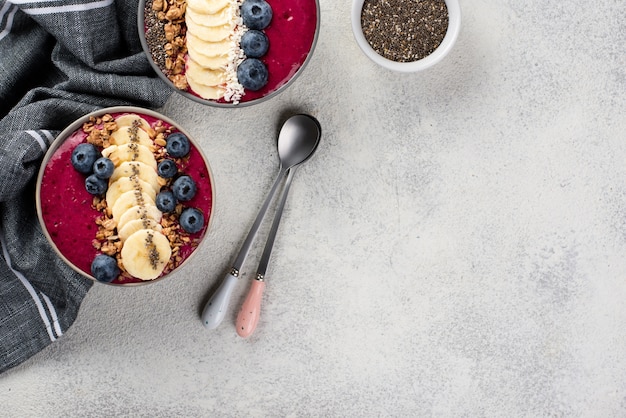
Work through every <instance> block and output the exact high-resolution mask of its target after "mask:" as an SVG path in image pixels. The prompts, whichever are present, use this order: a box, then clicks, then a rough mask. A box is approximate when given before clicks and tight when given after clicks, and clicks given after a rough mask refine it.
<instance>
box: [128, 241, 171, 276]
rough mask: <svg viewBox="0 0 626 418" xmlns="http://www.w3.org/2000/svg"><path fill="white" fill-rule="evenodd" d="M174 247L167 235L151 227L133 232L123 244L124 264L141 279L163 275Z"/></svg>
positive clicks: (133, 274) (132, 273)
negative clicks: (171, 246) (171, 245)
mask: <svg viewBox="0 0 626 418" xmlns="http://www.w3.org/2000/svg"><path fill="white" fill-rule="evenodd" d="M171 255H172V249H171V248H170V242H169V240H168V239H167V237H166V236H165V235H163V234H162V233H160V232H157V231H153V230H151V229H140V230H138V231H136V232H134V233H133V234H131V235H130V236H129V237H128V238H127V239H126V241H124V245H123V246H122V251H121V257H122V264H123V265H124V268H125V269H126V271H127V272H128V273H130V274H131V275H132V276H133V277H136V278H138V279H141V280H153V279H156V278H157V277H159V276H160V275H161V273H162V272H163V270H164V269H165V266H166V265H167V263H168V262H169V260H170V257H171Z"/></svg>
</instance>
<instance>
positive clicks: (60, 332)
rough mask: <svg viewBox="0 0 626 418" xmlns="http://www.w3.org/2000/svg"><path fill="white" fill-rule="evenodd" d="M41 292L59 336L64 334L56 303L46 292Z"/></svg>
mask: <svg viewBox="0 0 626 418" xmlns="http://www.w3.org/2000/svg"><path fill="white" fill-rule="evenodd" d="M39 293H41V297H42V298H43V301H44V302H46V306H47V307H48V312H50V316H51V317H52V324H53V325H54V330H55V331H56V333H57V337H60V336H61V335H63V330H62V329H61V324H59V317H58V316H57V311H56V310H55V309H54V305H53V304H52V302H51V301H50V298H49V297H48V296H46V295H45V294H43V293H42V292H39Z"/></svg>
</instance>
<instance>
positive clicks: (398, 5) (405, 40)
mask: <svg viewBox="0 0 626 418" xmlns="http://www.w3.org/2000/svg"><path fill="white" fill-rule="evenodd" d="M460 15H461V12H460V6H459V4H458V0H408V1H404V0H353V4H352V31H353V33H354V37H355V39H356V41H357V44H358V45H359V47H360V48H361V50H362V51H363V52H364V53H365V55H366V56H367V57H368V58H370V59H371V60H372V61H374V62H375V63H376V64H378V65H380V66H382V67H384V68H387V69H390V70H393V71H398V72H415V71H420V70H424V69H426V68H429V67H431V66H433V65H434V64H436V63H438V62H439V61H441V59H443V57H444V56H445V55H447V53H448V52H449V51H450V50H451V48H452V46H453V45H454V43H455V42H456V38H457V36H458V33H459V30H460V19H461V17H460Z"/></svg>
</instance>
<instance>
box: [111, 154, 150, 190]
mask: <svg viewBox="0 0 626 418" xmlns="http://www.w3.org/2000/svg"><path fill="white" fill-rule="evenodd" d="M132 175H135V176H137V177H139V178H140V179H141V180H143V181H145V182H146V183H148V184H149V185H150V186H151V187H152V188H153V189H154V190H155V192H158V191H159V190H161V184H160V183H159V175H158V174H157V172H156V170H155V169H153V168H152V167H150V166H149V165H147V164H144V163H142V162H140V161H125V162H123V163H122V164H120V165H119V167H117V168H116V169H115V170H114V171H113V175H112V176H111V178H110V179H109V184H112V183H113V182H115V181H117V180H118V179H120V178H122V177H130V176H132Z"/></svg>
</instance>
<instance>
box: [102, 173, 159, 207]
mask: <svg viewBox="0 0 626 418" xmlns="http://www.w3.org/2000/svg"><path fill="white" fill-rule="evenodd" d="M131 190H139V191H141V192H143V193H147V194H148V195H149V196H150V197H151V198H152V200H155V199H156V195H157V192H156V190H154V189H153V188H152V186H150V184H149V183H146V182H145V181H143V180H141V179H140V178H139V177H137V176H130V177H120V178H119V179H117V180H116V181H114V182H113V183H111V184H110V185H109V188H108V189H107V193H106V201H107V206H109V207H112V206H113V205H114V204H115V201H116V200H117V199H118V198H119V197H120V196H121V195H122V193H124V192H129V191H131Z"/></svg>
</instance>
